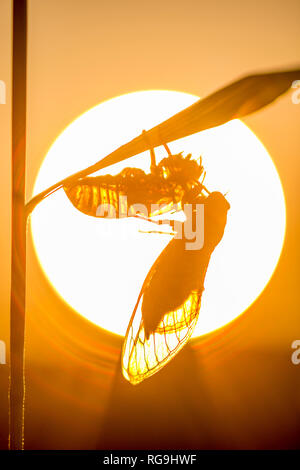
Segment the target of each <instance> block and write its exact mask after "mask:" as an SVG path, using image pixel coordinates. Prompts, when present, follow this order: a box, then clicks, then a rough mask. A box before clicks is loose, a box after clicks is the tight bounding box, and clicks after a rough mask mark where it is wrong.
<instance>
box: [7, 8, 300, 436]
mask: <svg viewBox="0 0 300 470" xmlns="http://www.w3.org/2000/svg"><path fill="white" fill-rule="evenodd" d="M10 8H11V1H9V0H1V2H0V80H4V81H5V82H6V84H7V104H6V105H0V172H1V175H2V184H1V189H0V218H1V235H0V256H1V267H0V275H1V283H0V309H1V316H0V340H4V341H6V342H7V344H8V339H9V295H10V294H9V282H10V268H9V262H10V139H11V135H10V111H11V107H10V97H11V86H10V80H11V70H10V67H11V58H10V55H11V11H10ZM299 17H300V3H299V1H298V0H286V1H285V2H283V1H279V0H275V1H274V0H273V1H271V0H267V1H246V2H240V1H237V0H235V1H228V2H221V1H216V0H212V1H209V2H197V1H195V0H186V1H184V2H179V1H177V2H176V1H173V0H172V1H171V0H165V1H163V2H160V1H158V0H154V1H152V2H151V3H150V2H146V1H135V0H133V1H131V2H121V1H97V0H85V1H84V2H83V1H80V0H43V1H39V0H29V31H28V34H29V49H28V137H27V139H28V158H27V165H28V166H27V168H28V171H27V196H28V197H30V194H31V190H32V186H33V183H34V179H35V177H36V174H37V171H38V168H39V166H40V164H41V161H42V159H43V156H44V155H45V154H46V152H47V150H48V149H49V147H50V145H51V144H52V142H53V140H54V139H55V138H56V137H57V135H58V134H59V133H61V132H62V130H63V129H64V128H65V127H66V126H67V125H68V124H69V123H70V121H72V120H73V119H74V118H76V117H77V116H78V115H80V114H81V113H83V112H84V111H86V110H87V109H89V108H90V107H92V106H94V105H96V104H97V103H100V102H102V101H103V100H106V99H109V98H112V97H114V96H117V95H120V94H123V93H128V92H131V91H137V90H146V89H169V90H178V91H184V92H188V93H192V94H195V95H199V96H205V95H207V94H208V93H210V92H212V91H214V90H215V89H217V88H218V87H220V86H223V85H224V84H226V83H227V82H229V81H232V80H234V79H236V78H237V77H239V76H240V75H243V74H246V73H249V72H253V71H260V70H267V69H272V68H277V67H278V68H285V67H287V68H289V67H293V66H294V65H296V64H299V60H300V54H299V45H298V44H299ZM299 79H300V77H299ZM245 122H246V123H247V124H248V125H249V126H250V127H251V128H252V130H253V131H254V132H255V133H256V135H257V136H258V137H259V139H260V140H261V141H262V142H263V144H264V145H265V146H266V148H267V149H268V151H269V153H270V154H271V155H272V157H273V160H274V162H275V164H276V167H277V169H278V172H279V175H280V177H281V180H282V184H283V188H284V192H285V196H286V203H287V234H286V242H285V245H284V249H283V254H282V257H281V260H280V262H279V265H278V268H277V270H276V272H275V274H274V276H273V278H272V280H271V282H270V283H269V285H268V287H267V288H266V290H265V291H264V293H263V294H262V295H261V297H260V298H259V299H258V300H257V301H256V302H255V303H254V305H253V306H252V307H251V309H250V310H249V311H248V312H247V313H246V315H245V316H244V317H242V319H241V320H240V321H239V327H238V328H239V329H238V330H237V332H236V333H234V337H235V338H236V337H238V340H236V341H237V342H238V346H235V347H236V348H237V349H236V350H235V351H240V349H241V348H242V349H243V347H244V348H249V349H250V350H251V349H252V350H256V351H269V350H270V349H272V348H273V349H276V350H280V351H281V353H282V354H283V356H286V361H287V364H286V366H285V364H284V363H283V365H282V369H280V370H281V372H278V373H282V374H283V376H284V374H285V369H284V368H285V367H287V368H289V367H290V364H289V355H290V351H291V343H292V341H293V340H294V339H299V338H300V319H299V287H298V279H299V274H298V265H299V261H298V260H299V239H300V225H299V220H300V204H299V154H300V137H299V122H300V104H299V105H298V106H297V105H295V104H293V103H292V101H291V95H286V96H285V97H284V98H281V99H280V100H279V101H278V102H276V103H275V104H273V105H271V106H270V107H268V108H267V109H265V110H263V111H260V112H259V113H257V114H255V115H253V116H250V117H248V118H247V119H245ZM257 171H259V168H258V169H257ZM258 269H259V266H258ZM127 314H128V316H129V314H130V312H127ZM73 343H74V344H73ZM78 345H79V346H78ZM243 345H244V346H243ZM119 347H120V341H119V340H118V338H116V337H113V336H110V335H109V334H107V333H103V332H102V331H101V330H100V329H98V328H96V327H93V326H92V325H91V324H89V323H88V322H86V321H85V320H83V319H82V318H81V317H79V316H78V315H77V314H75V313H73V311H72V310H71V309H70V308H69V307H68V306H67V305H65V304H64V303H63V302H62V301H61V299H60V298H59V297H58V296H57V295H56V293H55V292H54V290H53V289H52V288H51V286H49V284H48V283H47V281H46V279H45V277H44V275H43V273H42V272H41V270H40V267H39V265H38V262H37V259H36V257H35V255H34V253H33V249H32V244H31V241H30V238H29V240H28V297H27V361H28V363H29V364H31V365H32V369H31V371H33V370H34V367H36V368H37V369H36V370H40V369H41V370H48V369H49V370H51V371H52V372H51V374H53V375H52V380H58V379H57V377H56V376H55V373H54V372H53V370H54V371H55V370H56V368H59V367H60V366H59V364H60V365H61V364H62V363H63V364H67V363H68V362H70V361H73V362H72V364H73V365H72V367H73V369H72V370H73V372H71V371H70V375H69V376H68V377H69V380H70V383H71V382H72V380H75V381H76V379H75V378H74V377H75V376H76V373H75V372H74V370H75V369H76V367H77V368H78V370H79V369H80V367H81V369H80V370H81V371H83V370H85V369H84V368H85V365H86V364H87V363H88V365H89V366H88V367H89V371H90V375H89V377H88V379H87V380H86V382H85V383H86V387H85V389H84V391H82V389H80V390H79V389H78V388H77V389H76V390H78V391H77V392H76V393H77V395H78V396H77V395H76V393H75V395H74V396H73V397H72V400H74V403H75V404H77V405H78V402H79V401H80V400H81V399H82V395H84V396H85V397H87V398H88V401H89V407H90V409H91V410H93V409H94V406H95V407H97V403H98V402H99V396H101V397H102V405H101V406H104V405H103V403H104V402H105V400H106V399H107V397H108V394H107V390H108V389H109V386H110V383H111V380H112V377H113V367H114V365H115V364H116V361H117V357H118V351H119ZM99 348H100V349H101V348H102V349H101V350H102V351H103V354H102V355H101V354H100V353H99ZM236 354H238V352H236ZM91 358H94V363H93V359H91ZM93 364H94V365H93ZM1 367H3V366H0V368H1ZM70 367H71V366H70ZM39 368H40V369H39ZM63 370H64V369H63ZM76 370H77V369H76ZM99 371H100V372H99ZM36 374H37V373H36ZM101 374H102V376H101ZM291 374H292V377H293V379H291V380H292V385H291V386H292V387H293V386H294V383H295V384H296V383H298V384H299V377H300V366H299V368H298V369H297V368H296V367H295V366H294V369H291ZM99 376H101V377H102V379H101V378H100V379H99ZM31 377H33V378H32V380H33V383H34V386H33V388H34V387H36V388H35V390H39V388H38V386H37V385H36V384H37V382H38V380H39V381H40V382H41V384H42V385H41V390H44V388H43V386H44V385H43V380H44V379H43V378H41V377H40V376H39V379H38V380H37V378H36V376H35V375H34V372H31ZM45 380H46V379H45ZM270 380H271V379H270ZM283 380H285V379H283ZM293 380H294V381H295V382H293ZM297 381H298V382H297ZM61 383H64V386H65V393H66V394H67V391H69V392H68V393H69V394H70V393H71V392H70V391H71V390H72V387H71V385H70V383H69V382H68V379H65V382H64V381H63V380H62V382H61ZM96 383H97V387H98V388H97V393H98V394H97V395H95V394H94V393H93V390H94V388H93V387H94V386H95V387H96V385H95V384H96ZM66 390H67V391H66ZM48 392H49V391H48ZM36 393H37V392H36ZM49 393H50V392H49ZM60 393H63V392H60ZM56 394H57V392H55V391H53V396H56ZM50 395H51V393H50ZM50 395H49V396H50ZM69 397H70V395H68V398H69ZM29 399H30V398H29ZM72 400H71V399H70V401H69V403H70V402H72ZM76 400H78V401H76ZM32 403H34V401H32ZM77 405H76V406H77ZM32 406H33V407H34V406H36V407H37V408H36V413H38V412H40V414H41V416H42V415H43V411H41V410H42V404H41V403H39V405H34V404H32ZM74 406H75V405H74ZM82 406H83V405H82ZM84 406H86V405H84ZM295 406H296V405H295ZM39 407H40V408H39ZM297 407H298V410H299V409H300V403H299V402H298V404H297ZM71 412H72V406H71V405H70V413H71ZM95 426H96V425H95ZM86 429H89V432H90V433H91V434H92V432H93V431H92V430H90V427H89V424H86ZM74 439H75V437H74ZM78 439H79V438H78ZM75 440H76V439H75ZM76 442H77V441H76ZM79 442H80V439H79Z"/></svg>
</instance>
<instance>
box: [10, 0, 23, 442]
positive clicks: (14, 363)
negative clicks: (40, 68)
mask: <svg viewBox="0 0 300 470" xmlns="http://www.w3.org/2000/svg"><path fill="white" fill-rule="evenodd" d="M26 53H27V1H26V0H14V2H13V71H12V234H11V238H12V241H11V250H12V251H11V305H10V383H9V387H10V388H9V408H10V409H9V448H10V449H11V450H20V449H23V448H24V397H25V381H24V336H25V291H26V219H25V159H26Z"/></svg>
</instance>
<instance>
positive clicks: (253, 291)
mask: <svg viewBox="0 0 300 470" xmlns="http://www.w3.org/2000/svg"><path fill="white" fill-rule="evenodd" d="M198 99H199V98H198V97H196V96H193V95H190V94H187V93H180V92H174V91H163V90H158V91H142V92H136V93H130V94H127V95H123V96H119V97H117V98H114V99H111V100H109V101H106V102H104V103H102V104H99V105H98V106H96V107H94V108H92V109H90V110H89V111H87V112H86V113H84V114H83V115H81V116H80V117H79V118H78V119H76V120H75V121H74V122H72V123H71V124H70V125H69V126H68V127H67V128H66V129H65V130H64V131H63V132H62V134H61V135H60V136H59V137H58V138H57V140H56V141H55V142H54V143H53V145H52V147H51V148H50V150H49V152H48V154H47V155H46V157H45V159H44V161H43V163H42V166H41V168H40V171H39V174H38V176H37V179H36V184H35V187H34V194H37V193H39V192H40V191H42V190H44V189H45V188H47V187H49V186H50V185H51V184H53V183H55V182H56V181H58V180H60V179H62V178H64V177H66V176H68V175H70V174H72V173H73V172H76V171H78V170H80V169H81V168H85V167H86V166H88V165H90V164H92V163H94V162H95V161H97V160H99V159H100V158H102V157H105V156H106V155H107V154H109V153H110V152H111V151H112V150H114V149H115V148H118V147H119V146H120V145H122V144H124V143H125V142H127V141H129V140H130V139H132V138H133V137H135V136H136V135H138V134H140V133H141V132H142V131H143V129H149V128H151V127H153V126H154V125H156V124H158V123H159V122H161V121H163V120H165V119H167V118H168V117H170V116H172V115H173V114H175V113H176V112H178V111H180V110H182V109H184V108H186V107H187V106H189V105H190V104H192V103H194V102H195V101H197V100H198ZM170 149H171V151H172V153H179V152H184V155H186V154H188V153H191V154H192V155H193V158H194V159H198V158H199V157H200V155H202V159H203V165H204V168H205V170H206V179H205V185H206V187H207V188H208V189H209V190H210V191H220V192H222V193H223V194H224V193H227V196H226V198H227V199H228V201H229V203H230V206H231V209H230V211H229V213H228V222H227V226H226V230H225V235H224V238H223V240H222V241H221V243H220V245H219V246H218V247H217V248H216V250H215V251H214V253H213V255H212V259H211V262H210V264H209V267H208V272H207V276H206V281H205V291H204V293H203V296H202V302H201V303H202V305H201V309H200V316H199V321H198V325H197V326H196V329H195V331H194V334H193V336H194V337H195V336H199V335H202V334H205V333H208V332H210V331H213V330H215V329H217V328H220V327H222V326H224V325H225V324H227V323H228V322H230V321H232V320H233V319H234V318H236V317H237V316H239V315H240V314H241V313H243V312H244V311H245V310H246V309H247V308H248V307H249V305H251V304H252V303H253V302H254V301H255V299H256V298H257V297H258V296H259V295H260V293H261V292H262V290H263V289H264V287H265V286H266V284H267V283H268V281H269V279H270V277H271V275H272V273H273V271H274V269H275V267H276V264H277V262H278V258H279V256H280V252H281V249H282V244H283V240H284V233H285V202H284V195H283V190H282V187H281V183H280V179H279V177H278V174H277V171H276V168H275V166H274V164H273V162H272V159H271V157H270V156H269V154H268V152H267V150H266V149H265V148H264V146H263V145H262V143H261V142H260V141H259V139H258V138H257V137H256V136H255V134H254V133H253V132H252V131H251V130H250V129H249V128H248V127H247V126H246V125H245V124H243V123H242V122H240V121H238V120H234V121H231V122H229V123H227V124H225V125H222V126H219V127H218V128H214V129H211V130H207V131H204V132H201V133H198V134H195V135H193V136H190V137H186V138H183V139H180V140H177V141H176V142H173V143H171V144H170ZM156 155H157V159H158V160H160V159H161V158H163V157H165V156H166V154H165V150H164V148H160V147H159V148H158V149H156ZM125 166H128V167H129V166H130V167H140V168H142V169H144V170H145V171H149V168H150V156H149V152H145V153H143V154H140V155H138V156H136V157H132V158H131V159H129V160H128V161H126V163H124V162H123V163H122V164H118V165H114V166H112V167H109V168H108V169H106V170H104V171H101V172H98V173H97V174H106V173H110V174H116V173H118V172H119V171H120V170H121V169H122V168H124V167H125ZM137 202H138V201H137ZM31 219H32V225H31V226H32V236H33V240H34V246H35V249H36V253H37V256H38V259H39V261H40V264H41V266H42V268H43V271H44V273H45V274H46V276H47V278H48V279H49V281H50V283H51V284H52V285H53V287H54V288H55V289H56V291H57V292H58V293H59V294H60V296H61V297H62V299H63V300H64V301H65V302H67V303H68V304H69V305H70V306H71V307H72V308H73V309H74V310H76V311H77V312H78V313H79V314H81V315H83V316H84V317H86V318H87V319H88V320H90V321H91V322H93V323H95V324H96V325H99V326H100V327H102V328H104V329H106V330H108V331H111V332H113V333H116V334H119V335H124V334H125V332H126V327H127V324H128V321H129V318H130V316H131V313H132V310H133V307H134V305H135V302H136V298H137V296H138V294H139V291H140V288H141V285H142V283H143V281H144V278H145V276H146V274H147V272H148V270H149V268H150V267H151V265H152V263H153V262H154V260H155V259H156V258H157V256H158V255H159V253H160V252H161V250H162V249H163V248H164V246H165V245H166V244H167V243H168V241H169V240H170V238H171V237H170V235H161V234H145V233H143V232H144V231H147V230H153V229H154V230H155V229H156V227H154V228H153V227H152V224H151V223H150V222H143V223H142V222H141V221H137V220H134V219H130V220H128V219H122V220H100V219H96V218H92V217H89V216H87V215H84V214H82V213H80V212H78V211H77V210H76V209H75V208H74V207H73V206H72V204H71V203H70V201H69V200H68V198H67V197H66V195H65V193H64V192H63V191H62V190H60V191H58V192H56V193H55V194H53V195H51V196H50V197H48V198H47V199H45V200H44V201H43V202H42V203H41V204H40V205H39V206H38V207H37V208H36V209H35V211H34V212H33V214H32V215H31Z"/></svg>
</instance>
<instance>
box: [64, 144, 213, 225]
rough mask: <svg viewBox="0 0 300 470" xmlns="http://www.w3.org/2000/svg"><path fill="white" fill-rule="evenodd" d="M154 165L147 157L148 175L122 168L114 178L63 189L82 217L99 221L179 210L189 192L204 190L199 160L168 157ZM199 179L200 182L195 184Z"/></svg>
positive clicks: (84, 180)
mask: <svg viewBox="0 0 300 470" xmlns="http://www.w3.org/2000/svg"><path fill="white" fill-rule="evenodd" d="M165 148H166V150H167V152H168V154H169V155H168V157H167V158H164V159H163V160H161V161H160V162H159V164H158V165H157V164H156V161H155V154H154V150H151V151H150V154H151V173H148V174H146V173H145V172H144V171H143V170H141V169H140V168H124V169H123V170H122V171H121V172H120V173H119V174H117V175H114V176H112V175H101V176H95V177H86V178H82V179H80V180H78V181H76V182H75V183H73V184H72V185H69V186H64V190H65V193H66V195H67V196H68V198H69V200H70V201H71V203H72V204H73V205H74V207H76V209H78V210H80V211H81V212H83V213H84V214H87V215H91V216H93V217H100V218H121V217H130V216H131V217H132V216H133V217H134V216H136V215H137V213H139V215H140V216H144V217H152V216H153V215H157V214H162V213H164V212H168V211H170V210H171V209H173V208H174V206H176V207H177V208H178V209H180V208H181V206H182V204H184V203H185V202H186V198H187V195H188V194H190V193H191V191H193V192H195V193H197V194H198V193H200V192H201V191H202V190H203V189H205V187H204V186H203V180H204V177H205V173H204V171H203V166H202V161H201V159H200V162H199V163H198V162H197V161H196V160H192V159H191V155H190V154H189V155H187V156H186V157H183V156H182V154H177V155H172V154H171V152H170V150H169V148H168V147H167V145H165ZM200 176H202V181H201V182H200V181H199V178H200Z"/></svg>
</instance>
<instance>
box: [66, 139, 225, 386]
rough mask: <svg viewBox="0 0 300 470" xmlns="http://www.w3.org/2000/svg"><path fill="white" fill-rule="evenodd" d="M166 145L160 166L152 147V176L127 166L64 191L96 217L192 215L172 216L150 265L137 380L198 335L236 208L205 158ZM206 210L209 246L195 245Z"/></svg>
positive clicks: (140, 309) (133, 339) (126, 360)
mask: <svg viewBox="0 0 300 470" xmlns="http://www.w3.org/2000/svg"><path fill="white" fill-rule="evenodd" d="M165 147H166V149H167V151H168V154H169V155H168V157H166V158H164V159H162V160H161V162H160V163H159V164H158V165H156V163H155V155H154V151H153V150H151V151H150V155H151V173H149V174H146V173H144V171H142V170H141V169H138V168H125V169H124V170H123V171H121V173H119V174H118V175H116V176H112V175H104V176H96V177H88V178H84V179H80V180H79V181H77V182H76V183H74V184H73V185H72V186H68V187H65V188H64V190H65V192H66V194H67V196H68V197H69V199H70V201H71V202H72V204H73V205H74V206H75V207H76V208H77V209H79V210H80V211H81V212H83V213H85V214H87V215H90V216H94V217H117V218H119V217H124V216H141V213H140V209H141V205H142V206H143V207H144V208H145V214H144V215H145V217H144V218H146V219H147V220H150V221H152V222H153V219H151V217H152V216H153V215H156V214H162V213H164V212H167V211H171V210H172V211H180V210H183V211H184V213H185V221H184V222H179V221H178V220H176V221H174V220H173V221H171V220H170V221H169V223H170V225H172V224H173V225H174V230H175V231H174V232H173V235H174V236H173V238H172V240H171V241H170V243H169V244H168V245H167V246H166V248H165V249H164V250H163V251H162V253H161V254H160V256H159V257H158V258H157V260H156V261H155V263H154V264H153V266H152V268H151V269H150V271H149V273H148V275H147V277H146V279H145V281H144V283H143V286H142V289H141V291H140V294H139V297H138V299H137V303H136V306H135V308H134V311H133V313H132V316H131V319H130V322H129V325H128V328H127V332H126V335H125V340H124V344H123V348H122V372H123V376H124V377H125V378H126V379H127V380H128V381H129V382H130V383H132V384H138V383H140V382H142V381H143V380H144V379H146V378H147V377H150V376H151V375H153V374H155V373H156V372H157V371H158V370H160V369H161V368H162V367H163V366H164V365H165V364H166V363H167V362H169V361H170V360H171V359H172V358H173V357H174V356H175V354H177V353H178V352H179V351H180V350H181V349H182V348H183V346H184V345H185V344H186V343H187V341H188V340H189V338H190V337H191V335H192V333H193V330H194V328H195V326H196V323H197V321H198V316H199V311H200V304H201V297H202V292H203V289H204V280H205V275H206V271H207V267H208V263H209V260H210V257H211V254H212V252H213V250H214V248H215V247H216V246H217V244H218V243H219V242H220V240H221V239H222V236H223V233H224V229H225V225H226V220H227V211H228V209H229V203H228V202H227V200H226V199H225V197H224V196H223V195H222V194H221V193H219V192H212V193H210V192H209V191H208V190H207V189H206V188H205V186H204V184H203V181H204V177H205V172H204V169H203V166H202V161H201V159H200V162H199V163H198V162H197V161H196V160H193V159H192V158H191V155H188V156H187V157H183V155H182V153H180V154H176V155H172V154H171V152H170V150H169V148H168V147H167V146H165ZM122 198H126V201H128V205H129V209H128V206H127V207H126V208H125V207H120V204H121V203H120V201H122ZM158 207H159V209H157V208H158ZM99 208H100V211H99ZM136 208H138V210H137V209H136ZM200 212H202V214H203V218H202V220H201V224H200V225H201V227H200V229H201V230H202V231H203V237H202V239H203V243H202V244H201V246H196V247H195V244H194V243H192V242H191V238H192V236H195V238H197V236H198V234H197V230H196V231H194V230H193V227H194V226H195V225H196V227H198V229H199V224H198V218H199V217H198V216H199V213H200ZM142 215H143V214H142ZM160 222H161V221H155V223H158V224H159V223H160ZM164 223H166V221H164ZM175 225H176V228H175ZM187 227H189V230H186V228H187ZM159 233H161V232H159ZM163 233H164V232H163ZM191 245H193V247H191ZM196 245H197V244H196Z"/></svg>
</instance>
